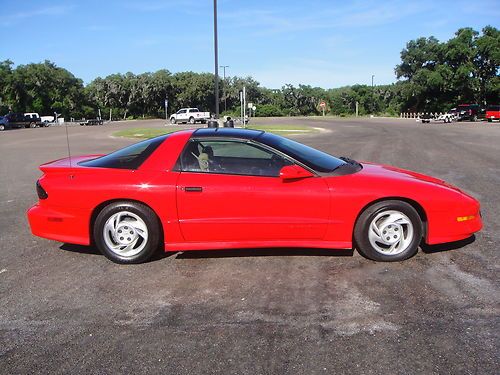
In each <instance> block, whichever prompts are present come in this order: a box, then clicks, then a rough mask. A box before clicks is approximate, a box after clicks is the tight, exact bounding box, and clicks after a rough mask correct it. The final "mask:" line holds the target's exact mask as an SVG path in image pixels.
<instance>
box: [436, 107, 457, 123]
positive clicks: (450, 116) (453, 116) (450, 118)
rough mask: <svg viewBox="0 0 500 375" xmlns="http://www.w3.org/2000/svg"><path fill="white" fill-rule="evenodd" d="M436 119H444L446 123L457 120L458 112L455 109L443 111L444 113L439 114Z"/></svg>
mask: <svg viewBox="0 0 500 375" xmlns="http://www.w3.org/2000/svg"><path fill="white" fill-rule="evenodd" d="M435 121H443V122H444V123H450V122H452V121H457V117H456V113H455V111H454V109H452V110H451V111H449V112H447V113H443V114H442V115H439V116H438V117H437V118H436V119H435Z"/></svg>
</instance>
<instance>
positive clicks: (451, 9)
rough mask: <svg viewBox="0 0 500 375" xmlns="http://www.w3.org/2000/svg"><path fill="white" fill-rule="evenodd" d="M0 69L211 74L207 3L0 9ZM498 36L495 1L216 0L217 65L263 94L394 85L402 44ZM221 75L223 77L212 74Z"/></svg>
mask: <svg viewBox="0 0 500 375" xmlns="http://www.w3.org/2000/svg"><path fill="white" fill-rule="evenodd" d="M0 9H2V16H1V17H0V45H1V49H0V61H1V60H5V59H10V60H12V61H14V63H15V65H19V64H28V63H32V62H42V61H44V60H46V59H47V60H50V61H52V62H54V63H56V64H57V65H58V66H61V67H63V68H66V69H68V70H69V71H71V72H72V73H73V74H74V75H75V76H77V77H79V78H81V79H83V81H84V82H85V83H89V82H90V81H91V80H92V79H94V78H96V77H98V76H101V77H104V76H106V75H109V74H113V73H126V72H128V71H130V72H133V73H136V74H138V73H143V72H152V71H156V70H159V69H168V70H169V71H171V72H173V73H175V72H180V71H194V72H213V71H214V52H213V51H214V46H213V0H163V1H160V0H122V1H116V0H100V1H95V0H88V1H84V0H81V1H61V0H38V1H37V0H0ZM486 25H492V26H495V27H497V28H499V27H500V0H476V1H471V0H467V1H462V0H454V1H448V0H442V1H441V0H420V1H411V0H387V1H384V0H380V1H368V0H354V1H348V0H343V1H337V0H303V1H293V0H288V1H287V0H251V1H250V0H219V1H218V26H219V27H218V28H219V65H229V67H228V68H227V69H226V74H227V75H230V76H234V75H237V76H244V77H246V76H251V77H253V78H254V79H256V80H257V81H259V82H260V83H261V85H263V86H265V87H269V88H280V87H281V86H283V85H284V84H286V83H291V84H294V85H297V84H308V85H312V86H319V87H323V88H333V87H340V86H345V85H352V84H371V79H372V75H374V76H375V77H374V83H375V84H388V83H392V82H395V81H396V77H395V74H394V67H395V66H396V65H397V64H398V63H399V61H400V52H401V50H402V49H403V48H404V47H405V45H406V43H407V42H408V41H409V40H412V39H415V38H418V37H422V36H426V37H428V36H431V35H433V36H435V37H436V38H438V39H439V40H441V41H445V40H448V39H450V38H452V37H453V34H454V33H455V31H456V30H458V29H459V28H461V27H472V28H474V29H475V30H478V31H480V30H481V29H482V28H483V27H484V26H486ZM220 74H221V75H222V71H221V72H220Z"/></svg>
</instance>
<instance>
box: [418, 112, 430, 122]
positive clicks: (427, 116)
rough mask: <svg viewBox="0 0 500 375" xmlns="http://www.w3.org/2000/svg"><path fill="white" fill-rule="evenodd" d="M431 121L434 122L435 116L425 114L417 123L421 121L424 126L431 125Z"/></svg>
mask: <svg viewBox="0 0 500 375" xmlns="http://www.w3.org/2000/svg"><path fill="white" fill-rule="evenodd" d="M431 120H434V115H432V114H431V113H424V114H423V115H422V116H419V117H417V122H418V121H420V122H421V123H422V124H425V123H430V122H431Z"/></svg>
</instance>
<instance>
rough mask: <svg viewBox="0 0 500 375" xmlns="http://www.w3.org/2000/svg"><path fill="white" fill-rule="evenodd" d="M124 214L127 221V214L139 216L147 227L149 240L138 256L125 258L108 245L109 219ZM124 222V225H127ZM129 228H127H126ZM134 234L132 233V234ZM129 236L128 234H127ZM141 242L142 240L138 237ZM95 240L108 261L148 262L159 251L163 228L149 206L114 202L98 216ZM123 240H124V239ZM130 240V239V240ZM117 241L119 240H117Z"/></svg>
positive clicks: (94, 229)
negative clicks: (106, 235)
mask: <svg viewBox="0 0 500 375" xmlns="http://www.w3.org/2000/svg"><path fill="white" fill-rule="evenodd" d="M119 212H121V213H123V216H124V217H125V219H127V214H129V215H136V216H138V217H139V218H140V219H141V220H142V221H143V222H144V224H145V225H146V228H147V234H148V236H147V240H146V241H144V243H145V244H144V246H143V248H142V249H141V250H140V252H138V253H137V254H133V255H131V256H125V255H121V254H118V253H117V252H115V251H113V250H112V249H111V248H110V247H109V246H108V245H107V243H106V239H105V234H104V233H105V231H104V227H105V225H106V222H107V221H108V219H109V218H111V217H112V216H113V215H115V214H117V213H119ZM125 221H126V220H124V221H122V222H121V224H122V225H127V223H126V222H125ZM125 228H127V227H125ZM131 233H132V232H131ZM127 236H128V234H127ZM137 237H138V238H139V240H141V239H142V238H141V237H140V236H137ZM93 239H94V243H95V245H96V246H97V248H98V249H99V250H100V251H101V253H102V254H103V255H104V256H106V257H107V258H108V259H110V260H111V261H113V262H115V263H120V264H135V263H143V262H146V261H148V260H149V259H150V258H151V257H152V256H153V254H154V253H155V251H156V250H157V249H158V247H159V245H160V240H161V226H160V221H159V220H158V217H157V216H156V214H155V213H154V212H153V210H151V209H150V208H149V207H148V206H146V205H144V204H142V203H137V202H127V201H123V202H114V203H111V204H109V205H107V206H106V207H104V208H103V209H102V210H101V212H99V214H98V215H97V217H96V219H95V222H94V226H93ZM122 239H123V238H122ZM129 239H130V238H129ZM116 241H117V240H116Z"/></svg>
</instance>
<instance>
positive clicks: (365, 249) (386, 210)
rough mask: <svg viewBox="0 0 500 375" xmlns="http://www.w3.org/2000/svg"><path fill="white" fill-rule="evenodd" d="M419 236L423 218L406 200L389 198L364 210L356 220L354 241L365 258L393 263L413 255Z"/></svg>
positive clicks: (420, 235)
mask: <svg viewBox="0 0 500 375" xmlns="http://www.w3.org/2000/svg"><path fill="white" fill-rule="evenodd" d="M421 239H422V220H421V219H420V216H419V214H418V212H417V211H416V210H415V209H414V208H413V207H412V206H411V205H409V204H408V203H406V202H402V201H397V200H389V201H382V202H378V203H375V204H374V205H372V206H370V207H368V208H367V209H365V210H364V211H363V213H362V214H361V215H360V217H359V218H358V221H357V222H356V227H355V229H354V240H355V243H356V247H357V249H358V251H359V252H360V253H361V254H362V255H364V256H365V257H367V258H369V259H372V260H378V261H384V262H394V261H400V260H404V259H408V258H410V257H412V256H413V255H415V254H416V253H417V250H418V246H419V244H420V241H421Z"/></svg>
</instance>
